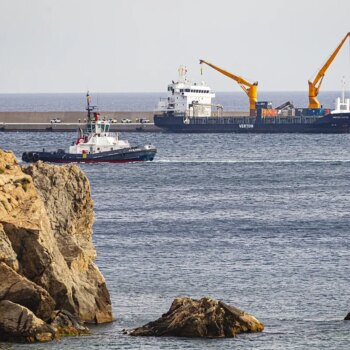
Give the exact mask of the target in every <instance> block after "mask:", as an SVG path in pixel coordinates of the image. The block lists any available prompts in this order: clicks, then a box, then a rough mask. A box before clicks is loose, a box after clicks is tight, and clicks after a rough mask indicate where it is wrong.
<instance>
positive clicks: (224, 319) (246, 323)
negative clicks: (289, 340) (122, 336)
mask: <svg viewBox="0 0 350 350" xmlns="http://www.w3.org/2000/svg"><path fill="white" fill-rule="evenodd" d="M263 329H264V325H263V324H262V323H261V322H259V321H258V320H257V319H256V318H255V317H254V316H252V315H249V314H247V313H246V312H244V311H241V310H239V309H237V308H235V307H232V306H229V305H226V304H224V303H223V302H221V301H217V300H214V299H210V298H206V297H205V298H202V299H200V300H194V299H191V298H188V297H181V298H176V299H175V300H174V301H173V303H172V304H171V307H170V309H169V311H168V312H167V313H166V314H164V315H163V316H162V317H161V318H159V319H158V320H156V321H154V322H150V323H147V324H146V325H144V326H142V327H140V328H136V329H134V330H133V331H132V332H131V333H130V335H132V336H175V337H206V338H222V337H234V336H235V335H236V334H237V333H242V332H262V331H263Z"/></svg>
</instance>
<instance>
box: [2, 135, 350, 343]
mask: <svg viewBox="0 0 350 350" xmlns="http://www.w3.org/2000/svg"><path fill="white" fill-rule="evenodd" d="M74 136H75V135H74V134H72V133H2V134H1V144H0V146H1V147H2V148H5V149H12V150H14V151H15V153H16V155H17V156H18V157H20V155H21V153H22V152H23V151H25V150H31V149H36V148H38V149H40V148H41V147H42V146H43V145H45V147H46V148H50V147H52V148H56V147H57V146H61V145H63V144H67V145H68V144H69V143H70V141H71V140H72V139H73V138H74ZM122 136H123V137H124V138H127V139H128V140H129V141H130V142H131V143H133V144H143V143H146V142H151V143H153V144H154V145H156V146H157V148H158V151H159V152H158V154H157V157H156V159H155V160H154V161H153V162H147V163H143V164H123V165H116V164H114V165H108V164H105V165H81V167H82V169H83V170H84V171H85V172H86V174H87V176H88V178H89V179H90V182H91V188H92V196H93V199H94V201H95V212H96V222H95V225H94V237H93V239H94V243H95V245H96V248H97V261H96V262H97V264H98V266H99V267H100V269H101V271H102V272H103V274H104V276H105V278H106V280H107V284H108V287H109V290H110V293H111V299H112V303H113V309H114V314H115V316H116V319H117V321H116V322H114V323H112V324H108V325H102V326H98V327H93V335H92V336H89V337H80V338H66V339H63V340H62V341H60V342H55V343H50V344H43V345H37V344H36V345H6V346H3V345H0V348H6V349H17V348H18V349H34V348H35V349H52V350H56V349H80V348H84V349H87V350H88V349H122V350H124V349H152V350H153V349H220V350H229V349H348V348H349V340H350V322H346V321H343V318H344V316H345V315H346V314H347V312H348V311H350V300H349V285H350V273H349V258H350V253H349V251H350V235H349V227H350V215H349V212H350V201H349V195H350V186H349V178H350V147H349V145H350V135H301V134H300V135H287V134H285V135H283V134H281V135H237V134H205V135H190V134H160V133H155V134H148V133H147V134H146V133H145V134H141V133H128V134H124V135H122ZM178 295H189V296H192V297H198V298H199V297H201V296H205V295H209V296H212V297H214V298H218V299H221V300H223V301H225V302H226V303H228V304H231V305H235V306H237V307H239V308H242V309H244V310H246V311H247V312H250V313H252V314H253V315H255V316H256V317H257V318H258V319H259V320H261V321H262V322H263V323H264V324H265V327H266V328H265V331H264V332H263V333H260V334H244V335H239V336H237V338H235V339H223V340H203V339H181V338H133V337H129V336H127V335H123V334H121V330H122V329H123V328H132V327H136V326H139V325H142V324H144V323H146V322H149V321H151V320H154V319H156V318H158V317H159V316H160V315H161V314H162V313H164V312H165V311H167V310H168V308H169V306H170V304H171V302H172V300H173V299H174V298H175V297H176V296H178Z"/></svg>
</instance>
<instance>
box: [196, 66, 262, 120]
mask: <svg viewBox="0 0 350 350" xmlns="http://www.w3.org/2000/svg"><path fill="white" fill-rule="evenodd" d="M199 63H200V64H203V63H204V64H206V65H208V66H209V67H211V68H214V69H215V70H217V71H218V72H220V73H221V74H223V75H225V76H227V77H229V78H231V79H233V80H234V81H236V82H237V83H238V85H239V86H240V87H241V88H242V89H243V91H244V92H245V93H246V94H247V95H248V97H249V110H250V115H255V109H256V106H255V104H256V102H257V101H258V82H257V81H256V82H255V83H250V82H249V81H247V80H245V79H244V78H242V77H239V76H237V75H234V74H232V73H230V72H228V71H226V70H224V69H222V68H220V67H217V66H215V65H213V64H212V63H209V62H207V61H204V60H199Z"/></svg>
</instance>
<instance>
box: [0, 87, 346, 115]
mask: <svg viewBox="0 0 350 350" xmlns="http://www.w3.org/2000/svg"><path fill="white" fill-rule="evenodd" d="M91 95H92V98H93V103H94V104H96V105H97V106H98V107H99V109H100V110H101V111H153V110H154V109H155V108H156V106H157V103H158V101H159V99H160V98H161V97H165V96H166V94H165V93H157V92H153V93H98V92H95V93H94V92H92V93H91ZM339 95H340V93H339V92H334V91H333V92H321V93H320V94H319V100H320V102H321V103H322V104H323V106H324V107H328V108H333V106H334V100H335V98H336V97H338V96H339ZM259 100H261V101H263V100H267V101H272V102H273V104H274V106H278V105H280V104H282V103H284V102H286V101H291V102H293V103H294V105H295V106H296V107H305V106H307V92H304V91H301V92H293V91H291V92H260V93H259ZM214 103H218V104H221V105H223V106H224V110H227V111H232V110H238V111H242V110H248V108H249V107H248V98H247V97H246V95H245V94H244V93H243V92H232V93H231V92H217V93H216V98H215V101H214ZM85 104H86V99H85V93H74V94H0V112H2V111H15V112H19V111H34V112H40V111H43V112H46V111H84V110H85Z"/></svg>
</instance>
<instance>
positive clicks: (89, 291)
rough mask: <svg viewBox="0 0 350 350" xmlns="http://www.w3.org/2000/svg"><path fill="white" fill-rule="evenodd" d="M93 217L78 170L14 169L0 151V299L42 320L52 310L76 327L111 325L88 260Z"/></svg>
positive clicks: (99, 279) (104, 294) (101, 284)
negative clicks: (78, 321)
mask: <svg viewBox="0 0 350 350" xmlns="http://www.w3.org/2000/svg"><path fill="white" fill-rule="evenodd" d="M93 218H94V217H93V201H92V199H91V195H90V185H89V182H88V179H87V178H86V176H85V175H84V173H83V172H82V171H81V170H80V168H79V167H78V166H75V165H68V166H54V165H47V164H44V163H41V162H39V163H37V164H35V165H31V166H29V167H23V169H21V168H20V167H19V165H18V163H17V160H16V158H15V156H14V155H13V153H12V152H7V151H2V150H0V263H2V265H1V268H0V281H3V280H4V279H5V278H9V281H13V284H11V282H8V283H7V282H6V283H4V284H2V285H1V286H0V300H1V299H5V298H10V299H11V300H13V301H15V302H16V303H18V304H20V305H23V306H26V307H28V308H29V309H30V310H32V311H33V312H34V313H35V314H36V316H38V317H42V318H43V319H44V320H46V319H48V317H49V316H50V314H51V312H52V310H53V307H54V306H55V308H56V309H58V310H61V309H62V310H67V311H68V312H70V313H71V314H72V315H74V316H76V317H77V318H79V319H81V320H83V321H93V322H96V323H102V322H110V321H112V308H111V302H110V298H109V293H108V290H107V287H106V283H105V280H104V278H103V276H102V274H101V273H100V271H99V270H98V268H97V267H96V265H95V264H94V262H93V260H94V259H95V257H96V251H95V248H94V246H93V243H92V223H93ZM20 276H22V279H21V278H20ZM24 291H26V292H24ZM45 291H46V292H47V293H46V292H45ZM1 293H2V294H1ZM55 304H56V305H55Z"/></svg>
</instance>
